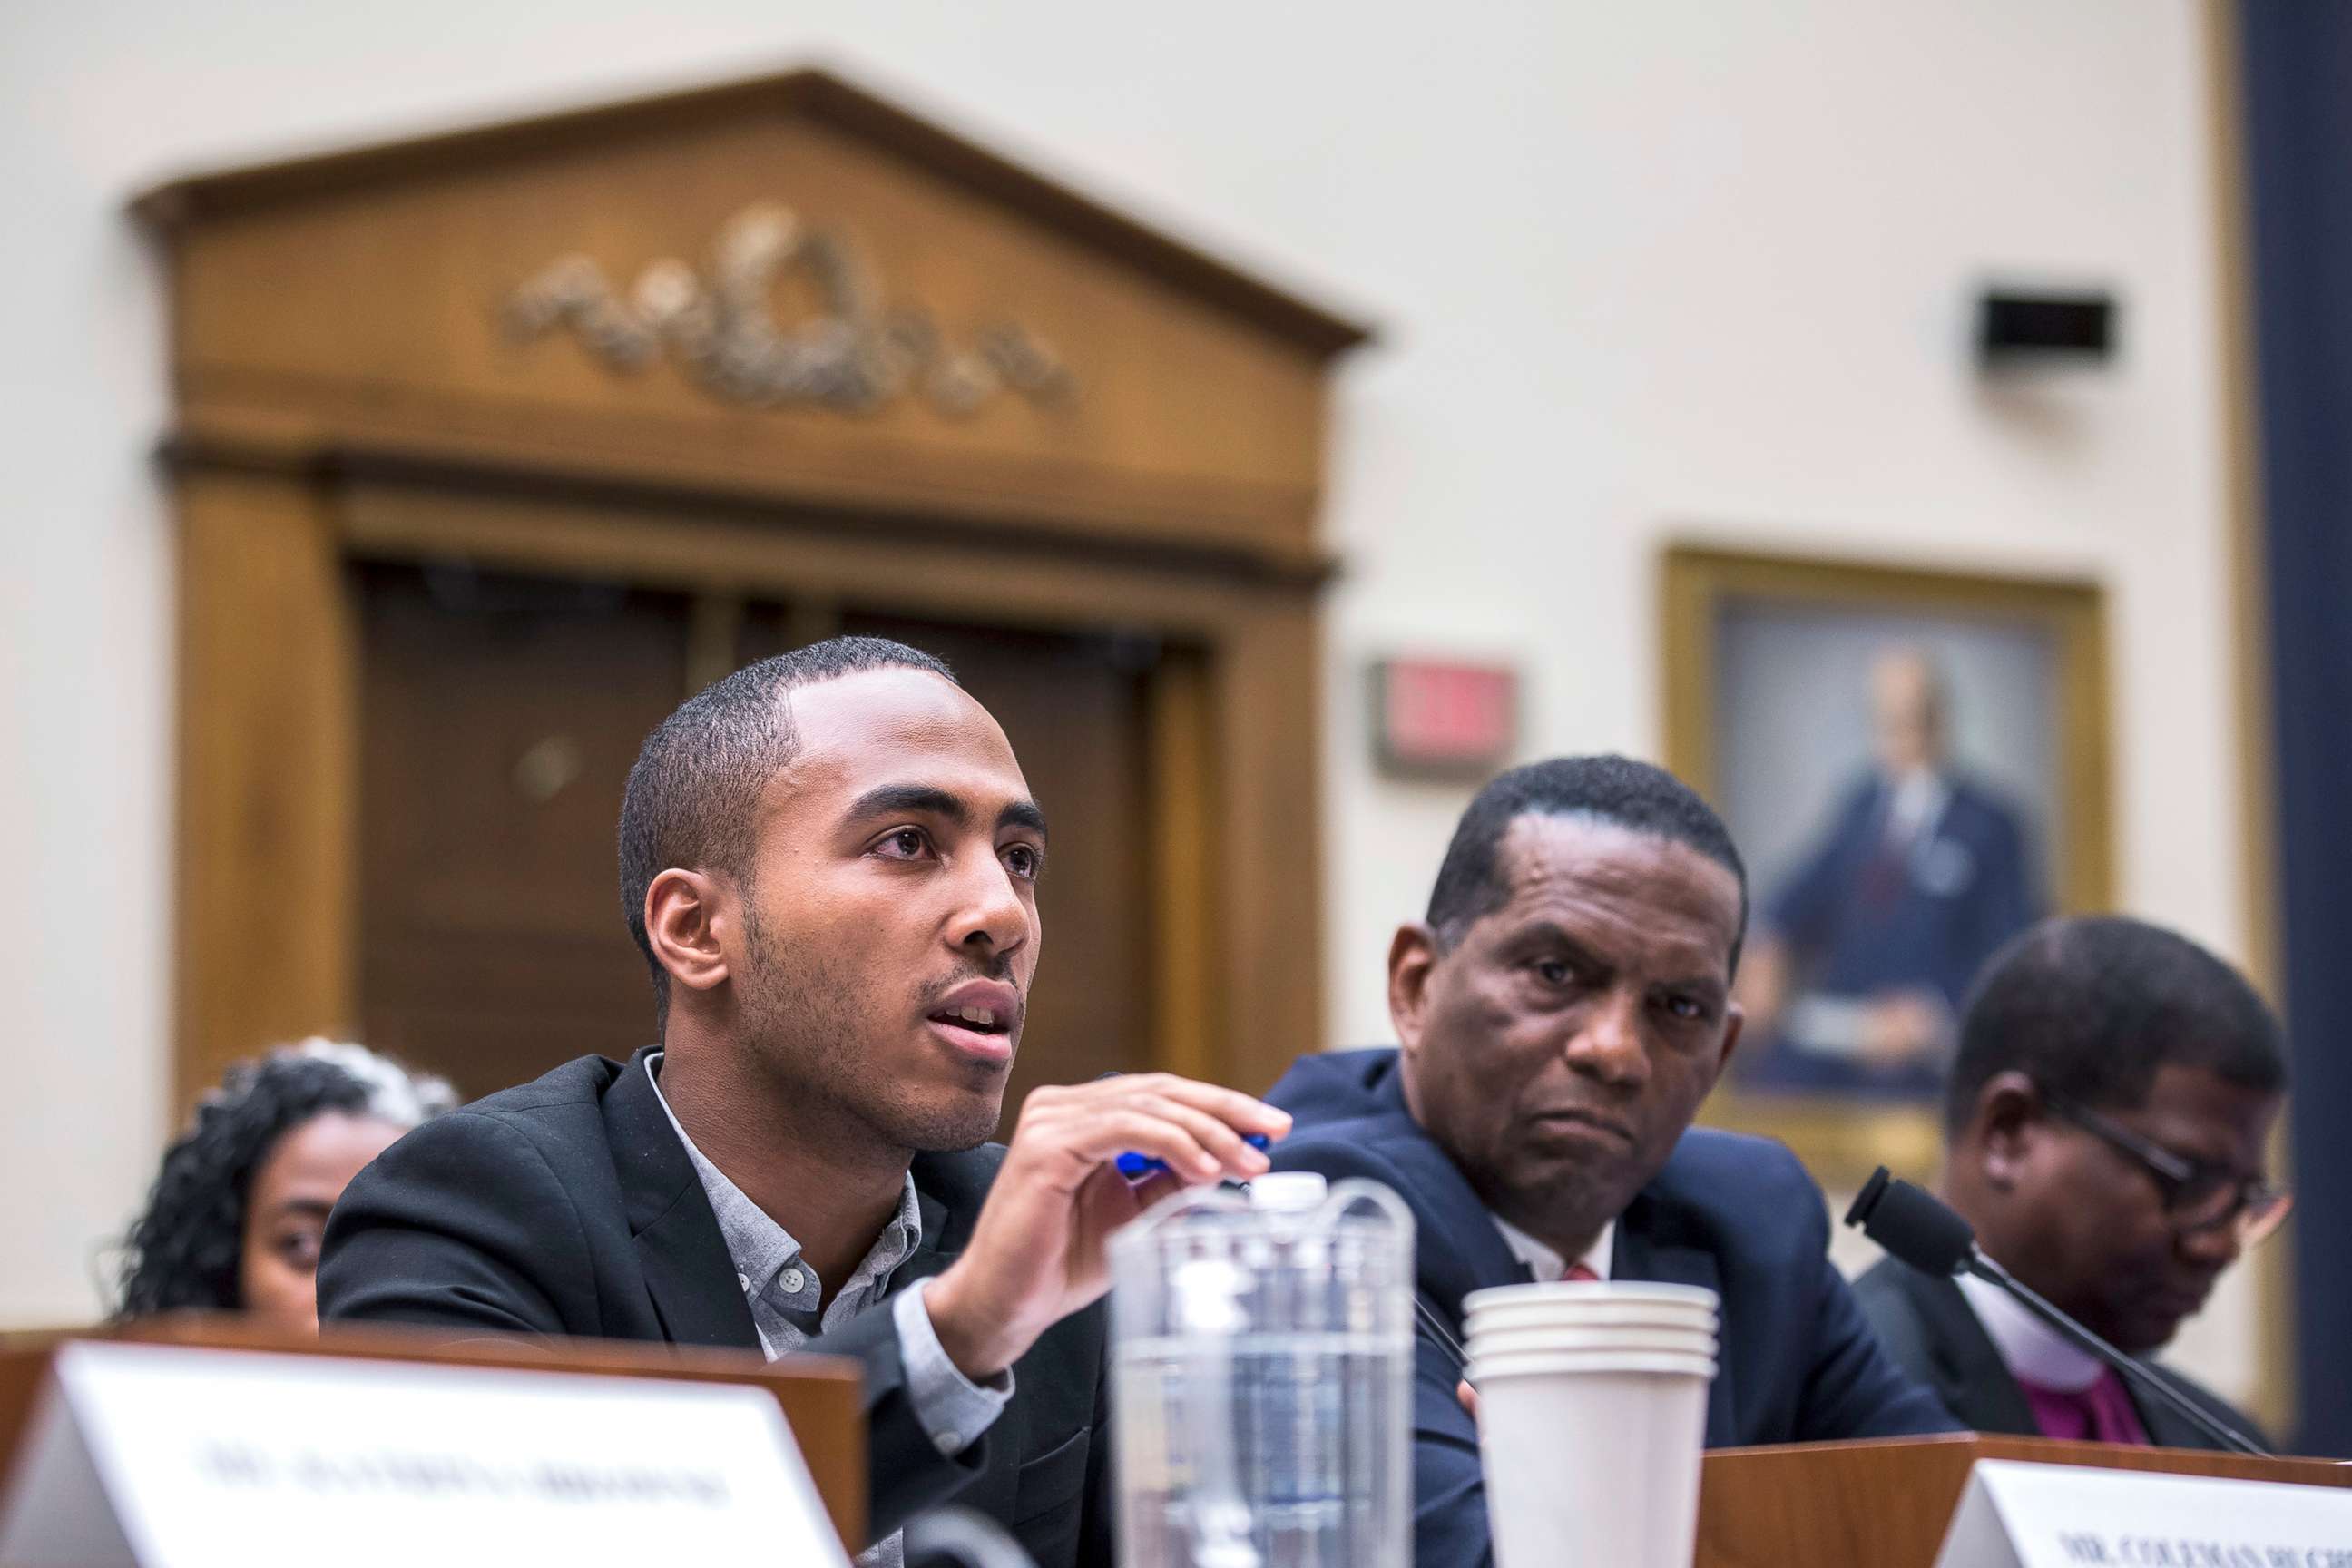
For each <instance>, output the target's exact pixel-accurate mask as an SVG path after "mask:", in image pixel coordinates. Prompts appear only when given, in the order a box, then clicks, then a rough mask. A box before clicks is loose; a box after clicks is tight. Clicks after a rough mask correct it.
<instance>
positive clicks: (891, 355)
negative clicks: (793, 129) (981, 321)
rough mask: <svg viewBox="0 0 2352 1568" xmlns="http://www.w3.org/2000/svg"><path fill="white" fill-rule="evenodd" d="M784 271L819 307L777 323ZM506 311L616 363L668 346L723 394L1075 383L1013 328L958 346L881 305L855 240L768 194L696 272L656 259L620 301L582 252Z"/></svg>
mask: <svg viewBox="0 0 2352 1568" xmlns="http://www.w3.org/2000/svg"><path fill="white" fill-rule="evenodd" d="M794 270H799V271H801V272H803V273H805V274H806V275H807V276H808V277H809V278H810V279H812V280H813V281H814V283H815V284H816V286H817V289H818V290H819V292H820V294H821V295H822V297H823V299H824V308H823V309H822V310H820V311H819V312H818V313H817V314H815V315H813V316H810V317H808V318H806V319H805V320H803V321H795V322H793V323H792V324H791V325H789V326H779V325H778V324H777V322H776V319H775V313H774V311H773V310H772V306H771V300H772V297H773V294H774V290H775V286H776V283H777V281H778V280H779V279H782V278H783V277H784V276H785V275H786V274H787V273H790V272H792V271H794ZM505 317H506V321H507V325H508V327H509V330H510V331H513V333H514V334H515V335H516V336H517V337H519V338H522V339H526V340H528V339H531V338H536V337H539V336H541V335H542V334H544V333H547V332H549V331H554V330H556V329H558V328H568V329H570V330H571V331H572V333H574V334H575V335H576V336H577V337H578V338H579V339H580V341H581V342H582V343H583V344H584V345H585V346H586V347H587V349H588V350H589V352H591V353H593V354H595V355H596V357H597V358H599V359H601V360H603V361H604V363H606V364H608V365H610V366H612V367H613V368H614V370H618V371H638V370H643V369H644V368H645V367H646V366H647V365H649V364H651V363H653V362H654V361H655V360H656V358H658V357H660V355H661V354H662V353H664V352H665V351H667V353H668V354H669V356H670V358H671V359H672V360H674V361H675V362H676V363H677V365H678V367H679V368H680V369H682V370H683V371H685V373H686V374H688V376H690V377H691V378H693V380H694V381H695V383H696V384H698V385H700V386H701V387H703V388H704V389H705V390H706V391H708V392H709V393H711V394H712V395H714V396H718V397H722V398H725V399H727V400H728V401H730V402H732V403H746V404H753V405H765V406H781V405H786V404H814V405H817V406H819V407H823V408H832V409H837V410H839V411H841V412H843V413H845V414H864V413H869V412H871V411H873V410H875V409H877V408H881V407H883V406H885V405H888V404H890V403H894V402H896V401H897V400H898V399H899V398H901V397H906V396H919V397H922V398H923V399H925V400H926V401H928V402H929V404H930V405H931V406H933V407H934V408H937V409H939V410H940V412H941V413H944V414H950V415H964V414H970V413H971V412H972V411H973V410H974V409H977V408H979V407H980V406H981V405H982V404H984V403H986V402H987V401H988V400H989V399H990V398H992V397H993V396H995V395H997V394H998V393H999V392H1003V391H1010V392H1013V393H1016V394H1018V395H1021V396H1023V397H1025V398H1027V399H1028V400H1029V401H1030V402H1031V403H1033V404H1036V405H1053V404H1057V403H1063V402H1066V401H1067V400H1068V399H1069V398H1070V397H1071V396H1072V395H1074V394H1075V392H1076V382H1075V381H1074V379H1073V378H1072V376H1071V374H1070V372H1069V369H1068V367H1066V365H1064V364H1063V363H1062V362H1061V360H1060V359H1059V358H1058V357H1056V355H1055V353H1054V351H1053V349H1052V348H1051V347H1050V346H1049V345H1047V344H1046V343H1044V342H1040V341H1039V340H1037V339H1035V338H1034V337H1032V336H1030V335H1029V333H1028V332H1026V331H1024V330H1023V329H1022V328H1021V327H1019V326H1017V325H1014V324H1013V323H1010V322H1002V323H998V324H995V325H992V326H989V327H985V328H982V330H981V331H980V332H979V333H978V334H977V335H976V336H975V338H974V341H973V342H972V344H971V346H970V347H969V348H957V347H953V346H951V345H950V344H949V342H947V340H946V337H945V335H944V334H943V333H942V332H941V331H940V328H939V326H938V324H937V323H936V322H934V321H932V319H931V317H930V314H929V312H928V311H926V310H920V309H898V310H886V309H885V308H884V305H883V302H882V300H881V294H880V289H878V287H877V285H876V283H875V281H874V278H873V274H872V271H871V270H870V269H869V268H868V267H867V266H866V259H865V258H864V257H862V256H861V255H859V254H858V252H857V250H856V247H853V246H852V245H851V244H850V243H849V242H848V241H847V240H846V239H845V238H843V237H841V236H839V235H835V234H832V233H828V232H826V231H825V230H824V229H818V228H812V227H810V226H808V225H806V224H804V223H803V222H802V221H801V219H800V217H799V216H798V215H796V214H795V213H793V210H792V209H791V208H790V207H787V206H783V205H780V204H776V203H761V204H760V205H756V206H751V207H746V208H745V209H744V210H743V211H742V212H740V213H738V214H737V215H736V216H734V217H732V218H730V219H729V220H728V222H727V225H726V226H725V227H723V228H721V229H720V230H719V237H718V239H717V240H716V241H715V242H714V243H713V244H712V246H711V252H710V259H709V267H708V268H707V270H706V271H705V272H704V273H699V274H698V273H697V272H696V271H695V269H694V268H691V267H689V266H688V265H687V264H686V263H685V262H683V261H678V260H674V259H666V260H661V261H656V262H655V263H654V264H653V265H652V266H650V267H648V268H646V269H645V271H644V273H643V274H641V275H640V276H639V277H638V279H637V281H636V286H635V288H633V289H630V290H629V292H628V294H627V296H626V297H623V296H622V295H620V294H618V293H616V292H614V289H613V286H612V284H611V283H610V282H608V281H607V280H606V279H605V277H604V269H603V268H600V267H598V266H597V265H596V263H595V261H594V260H593V259H592V258H589V257H585V256H577V255H574V256H565V257H561V258H557V259H556V260H554V261H551V262H550V263H548V265H547V266H546V267H545V268H541V270H540V272H539V274H538V276H536V277H534V278H532V279H530V281H528V282H526V283H524V284H523V285H522V286H521V287H520V288H519V289H516V290H515V291H514V292H513V293H512V294H511V295H510V296H509V297H508V300H507V301H506V309H505Z"/></svg>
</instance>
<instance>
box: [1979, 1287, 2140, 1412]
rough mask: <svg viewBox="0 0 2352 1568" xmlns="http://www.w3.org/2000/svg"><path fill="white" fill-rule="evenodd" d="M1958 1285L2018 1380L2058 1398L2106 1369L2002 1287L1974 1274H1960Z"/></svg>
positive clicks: (2075, 1391) (2079, 1388) (2082, 1386)
mask: <svg viewBox="0 0 2352 1568" xmlns="http://www.w3.org/2000/svg"><path fill="white" fill-rule="evenodd" d="M1958 1284H1959V1287H1960V1294H1961V1295H1963V1296H1965V1297H1967V1298H1968V1301H1969V1307H1970V1308H1971V1309H1972V1310H1974V1311H1975V1312H1976V1315H1977V1321H1979V1322H1980V1323H1982V1324H1983V1325H1984V1331H1985V1333H1986V1335H1987V1336H1988V1337H1990V1339H1991V1341H1992V1347H1993V1349H1995V1350H1997V1351H1999V1352H2000V1359H2001V1364H2002V1365H2004V1366H2006V1367H2008V1368H2009V1374H2010V1375H2011V1377H2013V1378H2015V1379H2017V1381H2018V1382H2020V1383H2030V1384H2033V1386H2034V1387H2036V1388H2046V1389H2049V1390H2050V1391H2051V1392H2052V1393H2053V1394H2080V1393H2082V1392H2083V1390H2084V1389H2086V1388H2088V1387H2090V1386H2091V1384H2095V1383H2096V1382H2098V1381H2099V1374H2100V1373H2103V1372H2105V1370H2106V1364H2105V1363H2104V1362H2102V1361H2100V1360H2099V1358H2098V1357H2096V1356H2095V1355H2093V1354H2092V1353H2091V1352H2088V1351H2086V1350H2084V1349H2083V1348H2082V1347H2081V1346H2079V1345H2076V1344H2074V1343H2073V1342H2070V1341H2068V1340H2067V1339H2066V1338H2065V1337H2064V1336H2063V1335H2062V1334H2061V1333H2059V1331H2057V1330H2055V1329H2053V1328H2052V1327H2051V1326H2050V1325H2049V1324H2047V1323H2045V1322H2043V1321H2042V1320H2041V1319H2039V1318H2037V1317H2035V1316H2034V1315H2033V1314H2032V1313H2031V1312H2029V1311H2027V1310H2025V1309H2024V1308H2023V1307H2021V1306H2020V1305H2018V1303H2017V1300H2016V1299H2015V1298H2014V1297H2012V1296H2011V1295H2010V1294H2009V1292H2008V1291H2006V1290H2003V1289H2001V1288H2000V1286H1998V1285H1995V1284H1993V1283H1992V1282H1991V1281H1990V1280H1986V1279H1978V1278H1977V1277H1976V1276H1975V1275H1973V1274H1963V1275H1961V1276H1960V1278H1959V1280H1958Z"/></svg>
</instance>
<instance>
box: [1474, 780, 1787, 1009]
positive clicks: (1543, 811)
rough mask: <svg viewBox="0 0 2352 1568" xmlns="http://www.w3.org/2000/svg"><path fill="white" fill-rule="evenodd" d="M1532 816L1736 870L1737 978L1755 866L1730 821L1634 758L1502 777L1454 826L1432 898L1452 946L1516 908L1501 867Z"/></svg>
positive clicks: (1690, 791)
mask: <svg viewBox="0 0 2352 1568" xmlns="http://www.w3.org/2000/svg"><path fill="white" fill-rule="evenodd" d="M1522 816H1586V817H1591V818H1592V819H1593V820H1594V821H1597V822H1607V823H1612V824H1614V825H1615V826H1619V827H1622V828H1626V829H1628V830H1629V831H1632V832H1634V833H1646V834H1649V835H1650V836H1652V837H1657V838H1664V839H1665V840H1667V841H1669V842H1670V843H1675V844H1682V845H1686V846H1688V847H1690V848H1693V849H1696V850H1697V851H1698V852H1699V853H1700V854H1702V855H1704V856H1706V858H1708V859H1710V860H1712V861H1714V862H1715V863H1716V864H1717V865H1718V866H1721V867H1722V868H1724V869H1725V870H1727V871H1729V872H1730V873H1731V875H1732V876H1733V878H1734V879H1737V880H1738V883H1739V929H1738V931H1737V932H1735V933H1734V935H1733V937H1732V939H1731V972H1732V973H1735V974H1737V973H1738V972H1739V948H1740V944H1741V942H1743V941H1745V940H1746V938H1747V935H1748V868H1747V866H1746V865H1745V864H1744V863H1742V861H1741V860H1740V858H1739V847H1738V845H1736V844H1734V843H1733V842H1732V841H1731V830H1730V829H1729V828H1727V827H1726V826H1724V825H1723V818H1721V817H1719V816H1717V815H1716V814H1715V809H1714V808H1713V807H1712V806H1710V805H1707V804H1706V801H1704V800H1701V799H1700V798H1699V796H1698V792H1697V791H1696V790H1694V789H1692V788H1691V787H1690V785H1688V784H1685V783H1683V781H1682V780H1680V779H1678V778H1676V777H1675V775H1674V774H1672V773H1668V772H1666V770H1665V769H1664V768H1661V767H1654V766H1652V765H1651V764H1650V763H1637V762H1635V761H1633V759H1632V758H1631V757H1617V756H1601V757H1554V758H1551V759H1550V760H1549V761H1548V762H1541V763H1528V764H1527V765H1526V766H1525V767H1517V768H1513V769H1512V770H1511V771H1510V772H1508V773H1501V774H1498V775H1496V777H1495V778H1494V779H1492V780H1490V781H1489V782H1488V783H1487V784H1486V787H1485V788H1484V789H1482V790H1480V791H1479V792H1478V793H1477V795H1476V796H1475V797H1474V798H1473V799H1472V800H1471V802H1470V805H1469V809H1467V810H1466V811H1465V812H1463V814H1462V820H1461V821H1460V822H1459V823H1457V824H1456V825H1455V826H1454V841H1453V842H1452V843H1451V844H1449V845H1447V846H1446V847H1445V860H1444V864H1443V865H1441V866H1439V867H1438V868H1437V885H1436V886H1435V887H1433V888H1432V889H1430V893H1429V916H1428V919H1429V924H1430V926H1431V928H1432V929H1433V930H1434V931H1436V932H1437V940H1438V942H1440V943H1441V944H1442V945H1444V946H1445V947H1449V948H1450V947H1452V946H1453V945H1454V943H1455V942H1458V941H1460V940H1461V938H1462V935H1463V933H1464V932H1465V931H1468V930H1469V929H1470V928H1471V927H1472V926H1474V925H1475V924H1476V923H1477V922H1478V921H1480V920H1482V919H1484V918H1485V917H1486V916H1487V915H1490V914H1493V913H1494V912H1495V911H1496V910H1499V909H1501V908H1502V907H1503V905H1504V904H1505V903H1506V902H1507V901H1508V900H1509V899H1510V896H1511V889H1510V884H1509V882H1508V880H1507V873H1506V871H1505V869H1504V868H1503V866H1502V864H1501V859H1502V856H1501V847H1502V842H1503V838H1504V836H1505V835H1506V834H1507V833H1509V832H1510V830H1511V824H1513V823H1514V822H1517V820H1518V819H1519V818H1520V817H1522Z"/></svg>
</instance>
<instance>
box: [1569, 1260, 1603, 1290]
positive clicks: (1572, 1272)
mask: <svg viewBox="0 0 2352 1568" xmlns="http://www.w3.org/2000/svg"><path fill="white" fill-rule="evenodd" d="M1560 1278H1561V1279H1568V1280H1571V1281H1573V1282H1574V1283H1576V1284H1579V1285H1582V1284H1586V1283H1588V1282H1597V1281H1598V1280H1599V1279H1600V1278H1601V1276H1600V1275H1598V1274H1595V1273H1594V1272H1593V1271H1592V1270H1591V1269H1590V1268H1586V1267H1585V1266H1584V1265H1583V1264H1581V1263H1571V1264H1570V1265H1569V1266H1568V1272H1567V1273H1565V1274H1563V1275H1561V1276H1560Z"/></svg>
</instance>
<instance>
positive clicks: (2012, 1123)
mask: <svg viewBox="0 0 2352 1568" xmlns="http://www.w3.org/2000/svg"><path fill="white" fill-rule="evenodd" d="M2048 1123H2049V1117H2048V1108H2047V1107H2046V1106H2045V1105H2044V1103H2043V1101H2042V1091H2041V1089H2038V1088H2036V1087H2035V1086H2034V1082H2033V1080H2032V1079H2031V1078H2029V1077H2027V1076H2026V1075H2025V1074H2023V1073H2021V1072H2013V1071H2012V1072H1998V1073H1995V1074H1993V1075H1992V1077H1990V1079H1986V1080H1985V1086H1984V1088H1982V1089H1979V1090H1978V1091H1977V1103H1976V1109H1975V1110H1974V1111H1972V1112H1971V1113H1970V1114H1969V1124H1968V1127H1967V1129H1966V1131H1965V1132H1964V1133H1963V1134H1962V1137H1963V1140H1964V1142H1966V1143H1967V1144H1968V1146H1969V1147H1970V1148H1972V1149H1973V1150H1974V1151H1975V1152H1976V1160H1977V1168H1978V1171H1979V1173H1980V1174H1981V1175H1982V1176H1983V1178H1984V1182H1985V1184H1986V1185H1987V1186H1989V1187H1990V1188H1991V1189H1993V1190H1994V1191H1995V1192H2004V1193H2005V1192H2009V1191H2011V1190H2012V1189H2013V1188H2015V1187H2017V1186H2018V1185H2019V1184H2021V1183H2022V1182H2023V1181H2024V1180H2025V1169H2026V1165H2027V1164H2028V1163H2029V1162H2031V1160H2032V1157H2033V1149H2034V1144H2035V1142H2037V1141H2038V1140H2039V1138H2040V1137H2041V1135H2042V1131H2044V1129H2045V1128H2046V1127H2047V1126H2048Z"/></svg>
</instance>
